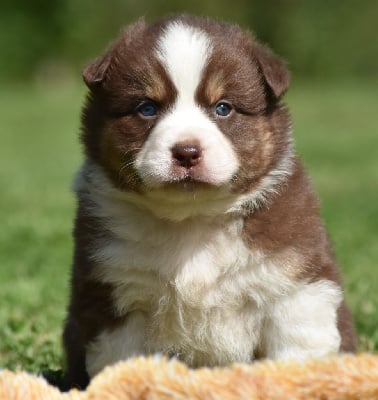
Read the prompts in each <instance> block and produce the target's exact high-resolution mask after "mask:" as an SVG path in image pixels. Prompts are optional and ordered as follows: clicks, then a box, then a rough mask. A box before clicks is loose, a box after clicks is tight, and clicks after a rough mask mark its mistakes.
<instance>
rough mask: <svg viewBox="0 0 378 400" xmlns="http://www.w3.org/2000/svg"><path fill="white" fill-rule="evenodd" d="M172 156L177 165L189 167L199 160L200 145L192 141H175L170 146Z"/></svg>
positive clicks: (200, 153)
mask: <svg viewBox="0 0 378 400" xmlns="http://www.w3.org/2000/svg"><path fill="white" fill-rule="evenodd" d="M171 152H172V157H173V158H174V160H175V161H176V163H177V165H179V166H181V167H185V168H191V167H194V166H195V165H197V164H198V163H199V162H200V161H201V155H202V150H201V147H200V146H199V145H197V144H193V143H176V144H175V145H174V146H173V147H172V148H171Z"/></svg>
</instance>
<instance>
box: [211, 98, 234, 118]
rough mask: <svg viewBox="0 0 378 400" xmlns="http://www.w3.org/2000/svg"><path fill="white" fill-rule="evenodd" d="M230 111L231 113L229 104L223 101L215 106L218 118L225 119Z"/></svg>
mask: <svg viewBox="0 0 378 400" xmlns="http://www.w3.org/2000/svg"><path fill="white" fill-rule="evenodd" d="M231 111H232V107H231V104H229V103H227V102H225V101H220V102H219V103H217V104H216V106H215V113H216V114H217V115H218V116H220V117H227V115H229V114H230V112H231Z"/></svg>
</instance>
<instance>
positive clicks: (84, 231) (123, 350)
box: [64, 16, 354, 387]
mask: <svg viewBox="0 0 378 400" xmlns="http://www.w3.org/2000/svg"><path fill="white" fill-rule="evenodd" d="M84 80H85V82H86V84H87V85H88V87H89V89H90V93H89V96H88V100H87V103H86V105H85V108H84V112H83V131H82V141H83V143H84V147H85V153H86V160H85V162H84V165H83V167H82V169H81V170H80V172H79V174H78V177H77V180H76V184H75V189H76V193H77V198H78V211H77V218H76V227H75V232H74V239H75V255H74V264H73V275H72V295H71V302H70V306H69V314H68V318H67V322H66V326H65V333H64V344H65V350H66V355H67V364H68V365H67V376H66V378H67V383H68V384H69V385H78V386H81V387H84V386H85V385H86V384H87V381H88V377H92V376H94V375H95V374H97V373H98V372H99V371H101V370H102V368H103V367H105V366H106V365H109V364H112V363H115V362H116V361H118V360H123V359H127V358H129V357H132V356H136V355H141V354H152V353H160V354H167V355H169V356H175V357H177V358H179V359H180V360H183V361H185V362H186V363H188V364H189V365H190V366H193V367H198V366H215V365H227V364H229V363H231V362H251V361H252V360H254V359H256V358H265V357H267V358H272V359H288V358H294V359H304V358H306V357H321V356H325V355H327V354H330V353H336V352H338V351H351V350H353V349H354V335H353V327H352V323H351V321H350V319H349V315H348V312H347V310H346V307H345V304H344V302H343V300H342V289H341V287H340V283H339V276H338V271H337V266H336V263H335V260H334V257H333V255H332V251H331V249H330V244H329V241H328V239H327V235H326V232H325V230H324V226H323V224H322V222H321V220H320V217H319V210H318V202H317V199H316V196H315V195H314V192H313V190H312V188H311V184H310V182H309V179H308V178H307V176H306V174H305V172H304V170H303V168H302V166H301V164H300V162H299V161H298V158H297V156H296V154H295V151H294V150H293V145H292V137H291V132H290V126H291V122H290V116H289V113H288V111H287V109H286V108H285V107H284V106H283V105H282V104H281V102H280V99H281V97H282V95H283V94H284V93H285V91H286V90H287V88H288V84H289V76H288V72H287V70H286V68H285V64H284V63H283V62H282V60H281V59H279V58H278V57H277V56H275V55H274V54H273V53H272V52H271V51H270V50H268V49H267V48H265V47H264V46H262V45H261V44H259V43H258V42H257V41H256V40H255V39H254V38H253V37H252V36H251V35H250V34H249V33H247V32H244V31H242V30H241V29H240V28H238V27H237V26H235V25H228V24H225V23H222V22H217V21H213V20H208V19H200V18H195V17H190V16H178V17H173V18H167V19H164V20H161V21H159V22H158V23H156V24H154V25H151V26H146V25H145V24H144V22H142V21H139V22H137V23H136V24H134V25H132V26H131V27H129V28H128V29H127V30H126V31H125V32H124V33H123V34H122V35H121V37H120V38H119V39H118V40H117V41H116V42H115V43H114V44H113V45H112V46H111V48H110V49H109V50H108V51H107V53H106V54H105V55H104V56H102V57H100V58H99V59H98V60H96V61H95V62H94V63H92V64H90V65H89V66H88V67H87V68H86V69H85V71H84Z"/></svg>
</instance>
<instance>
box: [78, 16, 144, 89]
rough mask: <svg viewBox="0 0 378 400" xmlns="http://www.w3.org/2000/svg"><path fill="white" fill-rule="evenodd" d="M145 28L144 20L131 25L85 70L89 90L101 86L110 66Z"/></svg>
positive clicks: (84, 76)
mask: <svg viewBox="0 0 378 400" xmlns="http://www.w3.org/2000/svg"><path fill="white" fill-rule="evenodd" d="M145 27H146V24H145V22H144V18H139V20H138V21H137V22H135V23H134V24H132V25H130V26H129V27H128V28H127V29H126V30H125V31H124V32H123V33H122V34H121V36H120V37H119V38H118V39H117V40H116V41H115V42H113V44H112V45H111V46H110V48H109V49H108V50H107V51H106V53H105V54H104V55H102V56H100V57H99V58H97V59H96V60H94V61H92V62H91V63H89V64H88V65H87V66H86V67H85V68H84V71H83V79H84V82H85V83H86V85H87V86H88V88H89V89H91V90H93V89H96V88H98V87H99V86H100V85H101V83H102V82H103V81H104V79H105V76H106V72H107V71H108V69H109V66H110V65H111V63H112V62H114V60H115V59H117V55H119V54H118V53H122V54H123V53H124V52H125V49H127V48H128V46H129V45H130V43H132V42H133V41H135V39H136V38H138V37H141V35H142V32H143V30H144V29H145Z"/></svg>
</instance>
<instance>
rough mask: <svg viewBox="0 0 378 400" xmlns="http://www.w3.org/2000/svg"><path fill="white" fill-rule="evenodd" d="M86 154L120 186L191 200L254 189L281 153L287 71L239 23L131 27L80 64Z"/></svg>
mask: <svg viewBox="0 0 378 400" xmlns="http://www.w3.org/2000/svg"><path fill="white" fill-rule="evenodd" d="M84 79H85V81H86V83H87V85H88V86H89V88H90V90H91V92H90V96H89V98H88V103H87V106H86V108H85V110H84V116H83V140H84V143H85V146H86V150H87V154H88V155H89V157H90V158H92V159H93V160H94V161H95V162H97V163H98V164H100V165H101V166H102V167H103V168H104V170H105V171H106V173H107V174H108V176H109V177H110V179H111V180H112V182H113V184H114V185H115V186H116V187H117V188H118V189H121V190H122V191H125V192H133V193H139V194H141V195H145V196H149V195H151V193H155V194H156V193H162V194H163V195H162V196H163V197H164V194H165V195H166V196H168V197H169V198H172V197H173V198H174V197H175V196H176V197H177V198H179V197H180V198H181V199H182V198H183V197H184V198H185V196H187V197H188V199H189V198H190V201H193V193H204V192H206V193H207V194H209V193H211V195H210V198H211V197H212V196H213V197H217V196H223V197H224V196H227V195H229V196H235V194H237V195H241V194H246V193H253V191H254V190H257V188H258V187H259V185H260V186H261V182H262V180H263V179H264V177H267V176H268V175H269V174H273V175H274V173H275V170H277V171H278V170H279V169H280V168H281V169H282V165H283V164H285V158H287V157H289V152H288V149H289V147H290V138H289V132H288V130H289V125H290V121H289V116H288V114H287V112H286V110H285V109H284V108H282V107H281V106H280V105H279V98H280V97H281V96H282V94H283V93H284V92H285V91H286V89H287V86H288V73H287V71H286V69H285V67H284V65H283V63H282V62H281V60H280V59H278V58H277V57H276V56H274V55H273V54H272V53H271V52H270V51H269V50H268V49H266V48H264V47H263V46H261V45H260V44H258V43H257V42H255V41H254V40H253V39H252V38H251V37H250V35H248V34H247V33H245V32H243V31H241V30H240V29H239V28H238V27H236V26H232V25H227V24H222V23H218V22H214V21H208V20H201V19H197V18H189V17H178V18H173V19H167V20H164V21H162V22H160V23H158V24H155V25H152V26H149V27H147V26H145V25H144V23H143V22H138V23H137V24H135V25H133V26H131V27H130V28H129V29H128V30H127V31H126V32H125V33H124V34H123V35H122V36H121V37H120V38H119V39H118V41H117V42H115V43H114V44H113V46H112V47H111V48H110V50H109V51H108V52H107V53H106V54H105V55H104V56H103V57H101V58H99V59H98V60H96V61H95V62H94V63H92V64H90V65H89V66H88V67H87V68H86V69H85V71H84Z"/></svg>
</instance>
